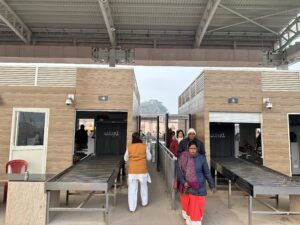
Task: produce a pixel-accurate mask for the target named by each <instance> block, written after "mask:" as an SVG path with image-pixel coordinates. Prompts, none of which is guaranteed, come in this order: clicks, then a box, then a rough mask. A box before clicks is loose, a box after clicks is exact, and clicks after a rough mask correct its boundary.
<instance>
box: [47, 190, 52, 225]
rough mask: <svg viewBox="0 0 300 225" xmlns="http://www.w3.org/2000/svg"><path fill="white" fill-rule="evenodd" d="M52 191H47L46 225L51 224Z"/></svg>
mask: <svg viewBox="0 0 300 225" xmlns="http://www.w3.org/2000/svg"><path fill="white" fill-rule="evenodd" d="M50 197H51V196H50V191H47V202H46V224H49V222H50V209H49V208H50Z"/></svg>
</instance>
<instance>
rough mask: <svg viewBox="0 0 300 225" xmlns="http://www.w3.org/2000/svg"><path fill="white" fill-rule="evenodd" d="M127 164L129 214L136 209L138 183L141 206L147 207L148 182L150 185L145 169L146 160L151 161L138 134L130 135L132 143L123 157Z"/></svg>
mask: <svg viewBox="0 0 300 225" xmlns="http://www.w3.org/2000/svg"><path fill="white" fill-rule="evenodd" d="M124 160H125V162H128V181H127V182H128V206H129V210H130V212H134V211H135V210H136V207H137V193H138V186H139V183H140V187H141V189H140V194H141V199H142V206H147V205H148V184H147V183H148V182H149V183H151V179H150V175H149V173H148V169H147V160H151V153H150V149H149V148H148V147H147V145H145V144H143V143H142V140H141V138H140V135H139V133H137V132H136V133H133V134H132V143H131V144H129V145H128V147H127V150H126V152H125V155H124Z"/></svg>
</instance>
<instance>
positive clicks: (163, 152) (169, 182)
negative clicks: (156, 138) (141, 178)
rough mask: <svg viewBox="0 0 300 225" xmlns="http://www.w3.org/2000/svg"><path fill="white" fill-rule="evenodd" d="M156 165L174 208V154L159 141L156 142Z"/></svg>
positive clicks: (173, 208) (175, 161)
mask: <svg viewBox="0 0 300 225" xmlns="http://www.w3.org/2000/svg"><path fill="white" fill-rule="evenodd" d="M158 145H159V146H158V147H159V148H158V155H159V157H158V162H157V163H158V167H159V171H160V172H161V174H162V175H163V177H164V180H165V181H166V188H167V191H168V193H170V194H171V208H172V210H175V209H176V190H175V189H174V188H173V184H174V181H175V180H176V163H177V158H176V156H175V155H174V154H173V153H172V152H171V151H170V150H169V149H168V148H167V147H166V146H165V145H164V144H162V143H161V142H159V143H158Z"/></svg>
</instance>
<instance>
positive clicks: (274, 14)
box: [207, 7, 300, 32]
mask: <svg viewBox="0 0 300 225" xmlns="http://www.w3.org/2000/svg"><path fill="white" fill-rule="evenodd" d="M299 10H300V7H299V8H292V9H287V10H281V11H278V12H275V13H272V14H268V15H263V16H260V17H256V18H253V19H252V20H260V19H265V18H268V17H272V16H277V15H281V14H286V13H288V12H292V11H299ZM248 22H249V21H248V20H246V21H242V22H238V23H234V24H230V25H226V26H223V27H218V28H215V29H212V30H208V31H207V32H215V31H218V30H223V29H226V28H229V27H235V26H238V25H241V24H244V23H248Z"/></svg>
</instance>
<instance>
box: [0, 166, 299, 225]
mask: <svg viewBox="0 0 300 225" xmlns="http://www.w3.org/2000/svg"><path fill="white" fill-rule="evenodd" d="M150 172H151V177H152V183H151V184H150V185H149V200H150V201H149V205H148V206H147V207H141V206H140V204H139V206H138V209H137V211H136V212H135V213H130V212H129V211H128V206H127V191H126V189H123V190H121V191H120V192H119V194H118V201H117V205H116V207H112V208H111V217H110V225H150V224H151V225H184V224H185V222H184V220H183V219H182V218H181V216H180V208H179V209H178V210H176V211H172V210H171V205H170V199H169V197H168V196H169V195H168V193H166V191H165V188H164V181H163V179H162V178H161V176H160V175H159V174H157V173H156V172H155V171H154V170H153V169H151V171H150ZM233 193H234V195H240V194H241V193H238V192H233ZM0 197H1V196H0ZM83 198H84V196H71V197H70V201H71V204H72V205H73V204H74V205H76V204H78V203H79V202H80V200H82V199H83ZM63 199H64V196H62V204H64V203H63ZM270 202H272V200H270ZM273 202H274V201H273ZM99 203H100V205H101V204H102V203H103V201H100V197H99V196H98V197H97V196H95V197H93V198H92V199H91V200H90V202H89V203H88V204H87V205H86V207H89V206H90V207H91V206H99ZM178 206H179V203H178ZM232 206H233V207H232V209H228V208H227V192H226V190H219V191H218V192H217V193H216V194H215V195H211V194H209V196H208V197H207V207H206V213H205V216H204V221H203V225H247V224H248V223H247V221H248V214H247V198H246V197H234V198H233V199H232ZM280 207H281V208H283V209H287V207H288V198H287V197H281V198H280ZM255 208H256V209H265V208H264V207H263V206H261V205H260V204H255ZM4 211H5V210H4V205H3V204H0V224H4ZM50 224H51V225H102V224H104V222H103V217H102V214H101V213H95V212H92V213H78V212H76V213H70V212H63V213H59V214H57V215H56V217H55V218H54V219H53V220H52V221H51V223H50ZM299 224H300V218H299V217H298V218H297V217H295V216H290V217H288V216H264V215H263V216H262V215H261V216H258V215H256V216H254V217H253V225H299ZM24 225H25V224H24Z"/></svg>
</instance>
